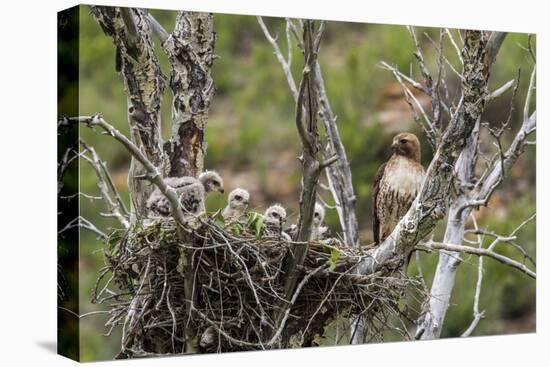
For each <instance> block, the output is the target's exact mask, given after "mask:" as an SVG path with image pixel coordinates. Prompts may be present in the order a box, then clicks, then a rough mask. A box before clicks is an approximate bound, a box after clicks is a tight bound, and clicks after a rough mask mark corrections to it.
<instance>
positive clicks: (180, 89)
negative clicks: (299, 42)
mask: <svg viewBox="0 0 550 367" xmlns="http://www.w3.org/2000/svg"><path fill="white" fill-rule="evenodd" d="M92 13H93V14H94V16H95V18H96V19H97V21H98V22H99V24H100V25H101V27H102V29H103V31H104V32H105V33H106V34H107V35H108V36H110V37H111V38H112V39H113V42H114V44H115V47H116V56H117V58H116V65H117V66H116V67H117V71H120V72H121V74H122V76H123V79H124V85H125V89H126V92H127V96H128V122H129V124H130V130H131V137H132V143H133V144H134V146H135V147H137V149H138V150H139V152H141V153H143V154H144V155H145V158H146V160H147V162H148V164H149V163H150V165H144V163H143V162H142V161H141V160H139V159H136V155H135V154H133V155H132V161H131V166H130V172H129V176H128V180H129V191H130V198H131V202H132V214H133V215H132V222H135V221H136V219H140V218H144V217H145V216H146V208H145V203H146V200H147V198H148V197H149V195H150V194H151V190H152V188H153V186H152V185H151V182H153V183H154V184H155V185H157V186H158V185H159V183H161V181H159V180H160V179H161V178H162V177H165V176H177V177H180V176H198V175H199V174H200V173H201V172H202V171H203V170H204V156H205V154H206V126H207V121H208V111H209V107H210V100H211V98H212V94H213V91H214V83H213V80H212V77H211V75H210V73H211V67H212V61H213V52H214V43H215V35H214V31H213V18H212V14H207V13H193V12H180V13H179V14H178V16H177V18H176V25H175V28H174V31H173V32H172V33H171V34H168V32H166V30H165V29H164V28H163V27H162V26H161V25H160V24H159V23H158V22H157V21H156V19H154V17H152V16H151V15H150V14H148V12H147V11H146V10H143V9H136V8H111V7H102V6H94V7H92ZM153 33H155V34H156V35H157V37H158V38H159V39H160V41H161V44H162V47H163V48H164V50H165V52H166V53H167V55H168V58H169V61H170V80H169V85H170V88H171V89H172V92H173V99H172V134H171V138H170V139H169V141H167V142H165V143H163V142H162V141H161V140H162V139H161V135H160V127H161V123H160V106H161V102H162V94H163V92H164V88H165V78H164V76H163V74H162V72H161V70H160V65H159V62H158V59H157V57H156V55H155V52H154V48H153V41H152V34H153ZM153 168H154V169H153ZM156 176H158V177H156ZM149 181H151V182H149ZM164 186H165V185H164ZM164 192H165V191H163V193H164ZM166 193H168V191H166ZM174 195H175V194H174ZM171 199H174V198H171ZM172 212H173V216H174V217H175V219H176V222H178V223H181V221H182V220H181V218H180V216H181V214H182V213H181V209H180V208H179V206H178V208H177V209H176V208H173V211H172ZM178 235H179V237H180V239H181V241H182V242H184V243H188V242H189V241H191V239H190V237H189V235H188V234H187V233H185V232H184V231H179V232H178ZM180 256H181V258H180V260H181V263H182V264H183V265H184V268H183V270H182V272H183V275H184V277H185V289H184V297H185V299H186V300H187V302H185V304H186V307H187V311H188V312H187V313H188V314H191V313H192V310H193V308H194V305H195V295H196V288H195V284H194V280H193V279H194V278H193V274H194V270H195V264H194V259H193V253H192V252H189V251H181V252H180ZM140 299H141V298H140V297H138V296H136V297H135V299H134V301H135V302H133V303H132V304H134V306H135V307H138V308H145V307H147V305H144V304H141V301H140ZM131 315H133V314H129V316H131ZM130 318H131V317H130ZM127 324H128V325H133V321H132V320H131V319H129V320H128V323H127ZM185 338H186V341H185V351H186V352H194V351H196V343H197V342H196V333H194V331H193V330H191V329H190V328H188V327H186V328H185ZM142 342H143V341H140V342H139V343H138V344H139V346H141V343H142ZM131 343H132V340H128V342H127V344H128V347H129V348H130V345H129V344H131ZM124 349H125V346H124V345H123V350H124ZM159 352H162V351H159Z"/></svg>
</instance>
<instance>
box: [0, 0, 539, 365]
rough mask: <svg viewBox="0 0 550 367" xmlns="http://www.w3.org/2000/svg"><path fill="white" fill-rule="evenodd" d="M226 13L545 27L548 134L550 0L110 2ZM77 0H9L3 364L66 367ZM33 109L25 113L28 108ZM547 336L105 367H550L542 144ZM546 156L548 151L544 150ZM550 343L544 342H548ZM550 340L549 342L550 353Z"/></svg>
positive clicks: (4, 68)
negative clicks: (59, 50) (64, 193)
mask: <svg viewBox="0 0 550 367" xmlns="http://www.w3.org/2000/svg"><path fill="white" fill-rule="evenodd" d="M99 3H103V4H108V5H131V6H141V7H154V8H166V9H181V8H185V9H186V10H207V11H214V12H218V13H236V14H261V15H272V16H293V17H310V18H316V19H331V20H347V21H360V22H374V23H393V24H415V25H425V26H447V27H460V28H478V29H490V30H507V31H516V32H532V33H537V56H538V65H539V68H538V70H537V74H538V75H537V79H538V83H537V86H539V87H538V92H537V97H538V102H539V103H538V104H537V105H538V106H537V107H538V111H537V115H538V116H537V117H538V121H539V131H538V133H537V138H538V140H539V141H543V140H546V139H550V137H548V138H545V137H546V135H548V128H547V123H546V119H545V116H546V110H545V107H546V106H547V105H545V104H544V103H540V101H543V102H544V101H548V98H549V95H548V91H547V90H548V88H547V86H548V85H549V80H548V74H547V69H546V68H547V67H548V66H549V64H548V58H547V57H546V56H547V54H548V46H549V44H548V39H549V37H548V33H549V27H548V23H549V22H550V19H549V18H548V14H550V13H549V12H548V10H546V9H545V1H542V0H540V1H532V0H521V1H520V0H516V1H482V0H475V1H471V0H463V1H453V2H452V3H453V4H443V3H444V1H443V0H440V1H415V0H408V1H407V0H390V1H388V0H385V1H376V2H368V3H367V2H366V1H358V0H355V1H351V0H338V1H334V2H325V3H324V4H321V2H320V1H319V0H317V1H311V0H310V1H306V0H302V1H299V0H293V1H288V0H272V1H265V0H262V1H259V0H256V1H250V0H248V1H247V0H230V1H228V0H225V1H223V0H216V1H214V0H202V1H201V0H180V1H168V0H155V1H152V0H150V1H145V0H141V1H139V0H133V1H100V2H99ZM73 5H75V2H72V1H63V0H55V1H36V2H31V1H29V0H8V1H6V2H4V3H3V4H2V9H3V11H2V20H1V21H0V27H1V28H2V31H1V33H0V34H2V43H1V47H2V51H1V53H0V63H1V68H0V72H1V75H2V76H1V78H0V93H1V96H2V99H1V103H0V106H1V107H0V108H1V114H0V126H1V129H2V130H1V132H0V138H1V140H0V142H1V143H0V159H1V161H2V165H1V166H0V167H1V175H0V177H1V179H0V182H1V188H2V191H0V192H2V193H3V194H4V197H3V198H2V199H3V200H2V201H1V204H2V206H1V209H2V211H1V213H2V220H1V221H0V223H1V224H0V228H1V229H2V233H1V235H0V238H1V240H0V273H1V276H0V282H1V283H0V292H1V296H0V320H1V321H0V339H1V340H0V361H1V362H2V363H1V364H2V365H3V366H14V365H30V366H67V365H73V364H74V363H72V362H70V361H69V360H67V359H65V358H62V357H60V356H57V355H56V354H55V352H54V346H55V339H56V316H55V315H56V309H55V308H56V265H55V264H56V213H55V208H56V201H55V200H56V199H55V192H56V177H55V164H56V125H55V123H56V118H57V112H56V105H57V101H56V12H57V11H59V10H62V9H64V8H67V7H69V6H73ZM23 111H26V113H23ZM537 156H538V157H539V162H538V163H539V164H538V171H537V188H539V190H538V191H537V199H538V200H537V204H538V205H537V207H538V208H537V209H538V210H537V212H538V215H537V239H538V241H537V242H538V246H537V260H538V267H537V274H538V280H537V310H538V312H537V334H530V335H518V336H504V337H477V338H469V339H464V340H458V339H452V340H440V341H435V342H410V343H388V344H377V345H365V346H352V347H330V348H314V349H301V350H293V351H272V352H248V353H228V354H224V355H222V356H220V355H205V356H188V357H175V358H163V359H156V360H139V361H131V362H128V361H117V362H101V363H97V364H94V365H97V366H120V367H122V366H148V365H153V364H154V365H155V366H158V367H162V366H219V365H224V366H255V367H257V366H261V367H264V366H281V365H284V366H289V367H290V366H294V365H304V366H305V365H308V366H309V365H314V366H343V365H344V364H348V363H353V364H356V365H359V366H367V365H368V366H373V365H377V364H379V365H384V366H394V365H401V366H404V365H405V366H416V365H422V366H443V365H444V366H445V367H448V366H464V365H475V366H478V365H481V364H487V365H492V366H494V365H498V366H499V367H500V366H512V365H515V366H539V365H543V364H545V365H548V363H549V362H548V356H549V353H548V345H549V341H550V338H549V332H548V331H549V325H548V320H549V318H548V310H549V309H550V307H549V302H548V294H549V289H548V288H549V285H548V284H549V283H550V282H548V281H547V278H548V270H547V269H548V256H549V255H548V254H549V251H548V249H547V247H548V246H549V245H550V241H548V235H547V233H548V232H547V231H545V230H544V228H545V225H547V223H548V220H549V219H550V216H549V215H548V210H549V208H550V206H549V203H548V195H547V194H545V190H544V189H545V188H548V187H549V181H548V172H549V169H548V168H546V167H548V161H546V162H545V161H544V159H543V157H550V143H547V144H545V145H544V144H538V145H537ZM546 159H548V158H546ZM545 339H546V340H545ZM545 348H546V350H545Z"/></svg>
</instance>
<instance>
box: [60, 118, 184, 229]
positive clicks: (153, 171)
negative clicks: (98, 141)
mask: <svg viewBox="0 0 550 367" xmlns="http://www.w3.org/2000/svg"><path fill="white" fill-rule="evenodd" d="M78 123H83V124H86V125H87V126H89V127H94V126H97V127H100V128H101V129H103V130H104V131H105V132H106V133H107V134H108V135H110V136H112V137H113V138H114V139H116V140H117V141H119V142H120V143H121V144H122V145H123V146H124V147H125V148H126V150H128V152H129V153H130V154H131V155H132V157H133V158H135V159H136V160H137V161H138V162H139V163H140V164H141V165H142V166H143V167H144V168H145V169H146V171H147V174H146V176H145V178H146V179H147V180H148V181H150V182H151V183H153V184H155V185H156V186H157V187H158V188H159V190H160V191H161V192H162V193H163V194H164V195H165V196H166V198H167V199H168V201H169V202H170V206H171V211H172V215H173V216H174V219H175V220H176V222H177V223H179V224H181V225H184V223H185V218H184V215H183V211H182V209H181V207H180V205H179V202H178V198H177V195H176V192H175V191H174V189H173V188H171V187H169V186H168V185H166V183H165V182H164V181H163V179H162V176H161V175H160V173H159V171H158V170H157V168H156V167H155V166H154V165H153V163H151V162H150V161H149V160H148V159H147V157H146V156H145V154H144V153H143V152H142V151H141V150H140V149H139V148H138V147H137V146H136V145H135V144H134V143H133V142H132V141H130V139H128V138H127V137H126V136H125V135H123V134H122V133H120V131H118V130H117V129H115V128H114V127H113V126H112V125H111V124H109V123H108V122H106V121H105V120H104V119H103V117H102V116H101V115H100V114H97V115H93V116H79V117H70V118H63V119H62V120H61V121H60V126H69V125H72V124H78Z"/></svg>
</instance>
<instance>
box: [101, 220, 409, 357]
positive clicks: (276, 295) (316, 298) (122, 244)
mask: <svg viewBox="0 0 550 367" xmlns="http://www.w3.org/2000/svg"><path fill="white" fill-rule="evenodd" d="M258 218H259V217H256V218H249V220H248V221H247V222H238V223H233V224H229V225H226V224H223V223H221V222H220V221H219V218H218V217H217V216H212V217H202V218H199V222H198V225H197V223H195V224H194V225H190V226H189V227H187V228H184V229H183V231H179V235H178V230H177V228H176V223H175V222H174V220H173V219H171V218H159V219H154V220H150V219H149V220H146V221H144V222H138V223H137V224H135V225H134V226H133V227H131V228H130V229H129V230H128V231H126V232H124V233H120V232H115V233H113V234H112V235H111V240H110V244H109V246H107V248H106V249H105V259H106V266H105V267H104V268H103V269H102V270H101V272H100V274H99V277H98V280H97V282H96V286H95V289H94V292H93V295H92V300H93V302H96V303H102V304H107V305H108V306H109V316H110V317H109V319H108V321H107V323H106V327H107V328H108V332H107V335H110V333H111V332H112V331H113V329H114V328H116V327H117V326H122V348H121V352H120V353H119V355H118V356H117V357H118V358H130V357H142V356H150V355H167V354H173V353H196V352H226V351H238V350H257V349H270V348H289V347H303V346H315V345H334V344H349V343H350V340H351V338H352V337H353V334H354V332H355V325H357V324H358V323H357V322H352V321H351V320H357V319H358V318H359V320H360V321H361V322H359V324H361V325H364V328H365V329H364V330H363V333H364V335H365V340H364V341H366V342H368V341H379V340H381V339H382V338H383V334H384V332H385V331H387V330H389V329H392V330H400V332H402V333H404V334H406V327H405V325H404V322H403V321H404V320H405V319H406V318H407V315H406V314H405V313H404V311H403V310H402V309H401V308H402V307H400V306H399V303H398V300H399V299H400V298H401V297H402V296H403V294H404V292H405V291H406V290H407V289H411V288H415V289H418V281H417V280H415V279H410V278H407V277H406V276H403V275H402V274H400V272H399V271H396V270H390V269H389V268H388V269H386V270H382V271H379V272H377V273H374V274H370V275H368V276H364V275H359V274H357V271H356V269H357V266H358V264H359V262H360V261H361V260H362V259H364V257H365V256H368V255H367V249H364V248H359V249H352V248H349V247H342V246H341V245H340V241H338V240H337V239H329V240H324V241H319V242H309V243H300V242H294V241H290V240H288V237H285V236H282V235H280V234H271V235H268V234H267V233H266V231H265V228H263V226H262V223H261V220H258ZM182 233H184V234H183V236H182ZM182 237H183V239H181V238H182ZM293 246H308V249H307V253H306V257H305V261H304V263H303V265H302V266H301V267H300V268H298V269H297V271H298V274H297V282H296V288H295V291H294V293H293V295H292V297H290V299H286V300H285V299H284V297H283V294H284V283H285V279H286V277H287V275H286V274H285V269H284V264H285V258H286V257H287V256H291V255H290V249H291V248H292V247H293ZM186 259H187V262H186ZM189 259H191V263H188V262H189ZM192 269H194V271H192ZM186 277H187V278H190V279H193V281H194V306H193V305H192V304H191V301H188V300H186V298H185V296H184V294H185V279H186ZM286 306H288V307H286ZM286 309H287V310H288V311H286V312H284V310H286ZM282 310H283V311H282ZM277 319H278V320H279V321H278V322H277V321H276V320H277ZM391 320H393V324H395V323H397V324H395V325H397V326H393V325H392V321H391Z"/></svg>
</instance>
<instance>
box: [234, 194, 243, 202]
mask: <svg viewBox="0 0 550 367" xmlns="http://www.w3.org/2000/svg"><path fill="white" fill-rule="evenodd" d="M242 199H243V198H242V197H240V196H239V195H237V196H235V200H237V201H241V200H242Z"/></svg>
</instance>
